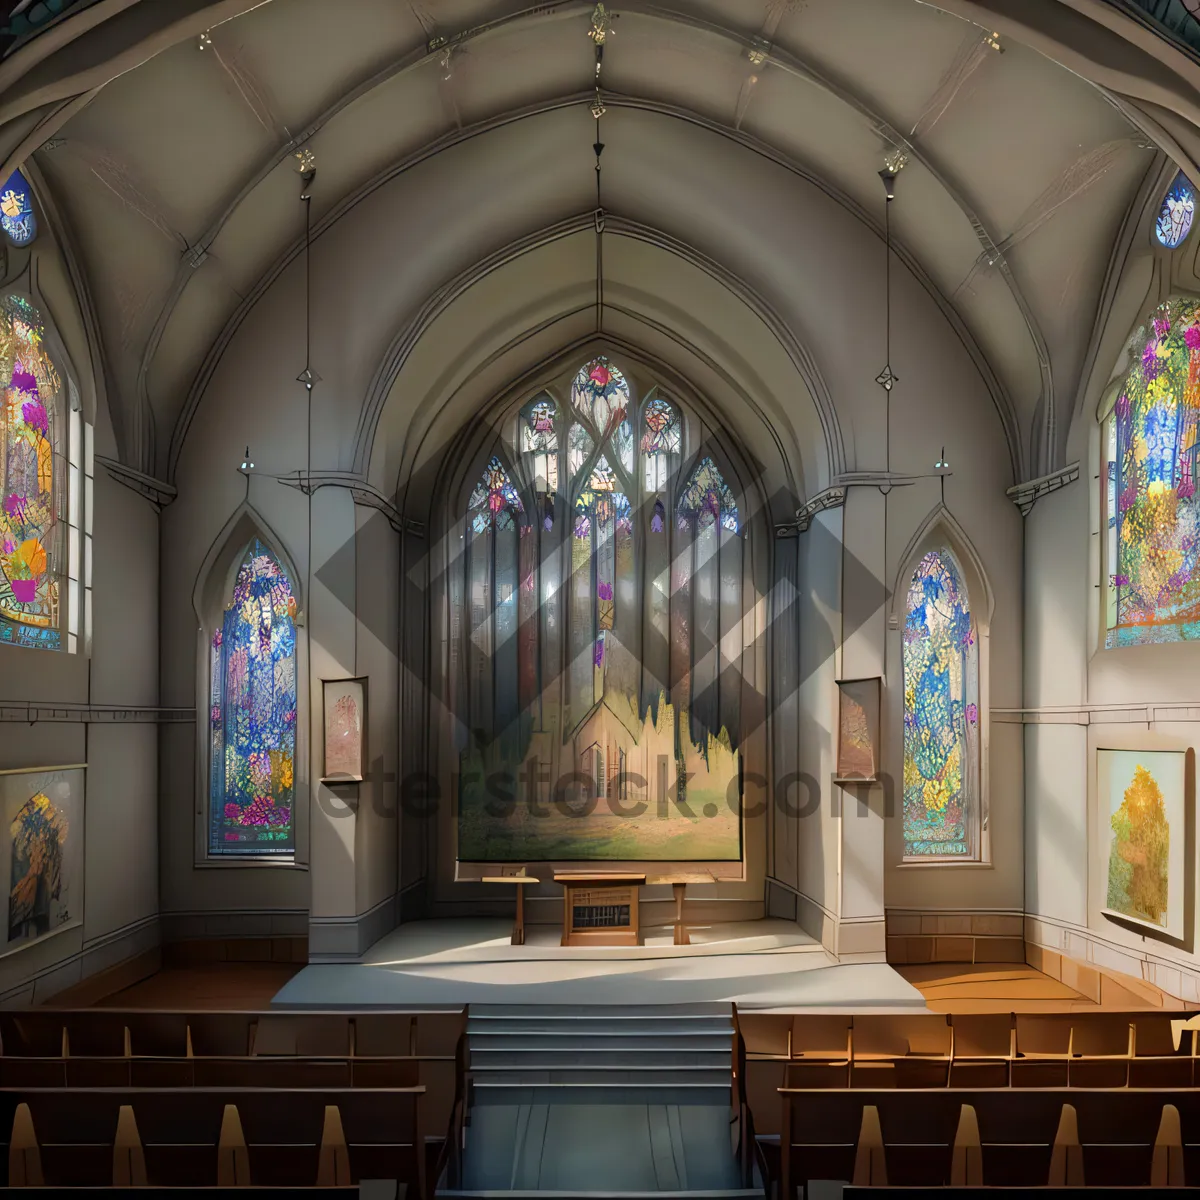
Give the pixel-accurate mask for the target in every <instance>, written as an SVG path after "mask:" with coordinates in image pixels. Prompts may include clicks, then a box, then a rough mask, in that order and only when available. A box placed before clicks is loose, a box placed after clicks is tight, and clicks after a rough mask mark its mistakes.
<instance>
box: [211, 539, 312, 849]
mask: <svg viewBox="0 0 1200 1200" xmlns="http://www.w3.org/2000/svg"><path fill="white" fill-rule="evenodd" d="M295 620H296V601H295V598H294V597H293V595H292V589H291V585H290V584H289V582H288V578H287V575H286V573H285V572H284V570H283V567H282V566H281V565H280V563H279V560H278V559H277V558H276V557H275V555H274V554H272V553H271V551H270V550H268V549H267V548H266V547H265V546H263V544H262V543H261V542H259V541H258V540H257V539H256V540H255V541H254V542H252V543H251V545H250V546H249V548H248V549H247V550H246V554H245V556H244V557H243V559H242V563H241V566H240V567H239V568H238V573H237V578H236V579H235V581H234V585H233V595H232V596H231V597H230V601H229V607H228V608H226V609H225V616H224V619H223V620H222V623H221V628H220V629H218V630H217V631H216V633H214V634H213V638H212V711H211V713H210V723H211V730H212V780H211V805H210V809H211V817H210V826H209V829H210V832H209V852H210V853H211V854H214V855H237V854H254V855H261V854H291V853H292V852H293V851H294V849H295V836H294V824H293V819H292V808H293V799H294V795H295V769H296V626H295Z"/></svg>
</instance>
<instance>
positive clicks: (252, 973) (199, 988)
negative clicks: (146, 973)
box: [96, 962, 303, 1011]
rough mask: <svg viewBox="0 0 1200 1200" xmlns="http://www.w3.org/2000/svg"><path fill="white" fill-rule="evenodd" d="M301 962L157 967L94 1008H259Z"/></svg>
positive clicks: (265, 1005) (298, 967) (267, 1001)
mask: <svg viewBox="0 0 1200 1200" xmlns="http://www.w3.org/2000/svg"><path fill="white" fill-rule="evenodd" d="M302 965H303V964H301V963H238V962H230V963H204V964H202V965H198V966H193V967H164V968H163V969H162V970H161V971H158V972H156V973H155V974H154V975H151V976H150V977H149V978H148V979H143V980H142V981H141V982H140V983H135V984H134V985H133V986H132V987H127V988H124V989H122V990H121V991H119V992H113V993H112V995H110V996H106V997H105V998H104V999H103V1000H99V1001H97V1004H96V1007H98V1008H161V1009H190V1010H192V1011H199V1010H201V1009H205V1010H207V1009H225V1010H236V1009H262V1008H267V1007H268V1006H269V1005H270V1003H271V999H272V997H273V996H274V995H275V993H276V992H277V991H279V989H280V988H281V987H283V985H284V984H285V983H287V982H288V980H289V979H291V978H292V976H293V975H295V974H296V972H297V971H299V970H300V969H301V966H302Z"/></svg>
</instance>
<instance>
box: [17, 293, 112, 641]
mask: <svg viewBox="0 0 1200 1200" xmlns="http://www.w3.org/2000/svg"><path fill="white" fill-rule="evenodd" d="M69 393H70V388H69V386H68V384H67V382H66V381H64V379H63V376H62V374H61V372H60V371H59V370H58V368H57V367H56V366H55V364H54V362H53V361H52V360H51V357H50V354H49V352H48V350H47V348H46V332H45V328H44V327H43V324H42V317H41V314H40V313H39V312H38V310H37V309H36V308H35V307H34V305H33V304H32V303H31V302H30V301H29V300H28V299H26V298H25V297H23V296H19V295H8V296H5V297H3V298H2V299H0V643H9V644H15V645H20V646H34V647H38V648H41V649H47V650H59V649H66V650H69V651H74V650H76V649H77V648H78V644H77V643H78V639H79V637H80V635H81V634H84V635H85V636H86V627H87V625H88V621H87V619H86V618H87V601H88V599H89V598H90V587H89V584H90V570H91V552H90V551H91V536H90V532H91V530H90V515H91V503H90V499H91V484H90V480H91V445H90V433H91V428H90V426H86V425H85V424H84V422H83V420H82V416H81V414H80V412H79V411H78V403H77V402H76V403H74V404H71V405H70V406H68V404H67V400H68V395H69Z"/></svg>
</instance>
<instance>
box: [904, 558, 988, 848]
mask: <svg viewBox="0 0 1200 1200" xmlns="http://www.w3.org/2000/svg"><path fill="white" fill-rule="evenodd" d="M978 690H979V648H978V646H977V645H976V635H975V622H974V619H973V618H972V616H971V607H970V603H969V601H968V598H967V591H966V586H965V584H964V583H963V578H962V572H961V571H960V570H959V567H958V564H957V563H956V562H955V560H954V557H953V555H951V553H950V552H949V551H948V550H940V551H934V552H932V553H930V554H926V555H925V557H924V558H923V559H921V562H920V564H919V565H918V567H917V569H916V571H915V572H914V573H913V577H912V581H911V582H910V583H909V587H908V602H907V608H906V617H905V623H904V854H905V857H906V858H970V857H973V856H974V855H975V853H976V838H975V834H974V825H973V822H974V821H975V820H976V809H977V803H976V791H977V787H976V781H977V779H978V774H979V751H978V747H979V699H978Z"/></svg>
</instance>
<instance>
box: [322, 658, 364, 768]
mask: <svg viewBox="0 0 1200 1200" xmlns="http://www.w3.org/2000/svg"><path fill="white" fill-rule="evenodd" d="M321 686H322V688H323V689H324V701H325V704H324V707H325V770H324V773H323V774H322V776H321V782H322V783H358V782H361V780H362V778H363V775H364V773H365V770H366V762H367V681H366V679H365V678H362V679H326V680H323V681H322V683H321Z"/></svg>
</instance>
